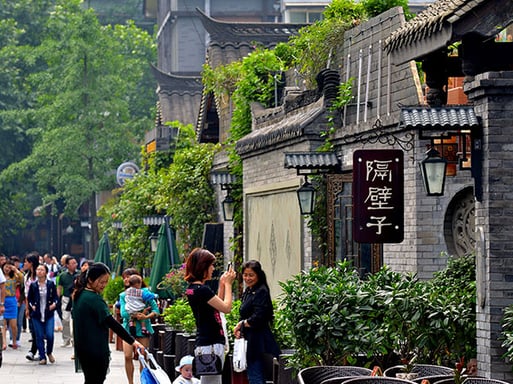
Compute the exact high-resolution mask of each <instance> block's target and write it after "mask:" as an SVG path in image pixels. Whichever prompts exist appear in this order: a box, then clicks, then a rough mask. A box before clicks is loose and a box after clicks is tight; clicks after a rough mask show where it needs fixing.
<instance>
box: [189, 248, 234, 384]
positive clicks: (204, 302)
mask: <svg viewBox="0 0 513 384" xmlns="http://www.w3.org/2000/svg"><path fill="white" fill-rule="evenodd" d="M215 261H216V258H215V256H214V255H213V254H212V253H211V252H209V251H207V250H206V249H202V248H195V249H193V250H192V252H191V253H190V254H189V256H188V257H187V260H186V263H185V280H186V281H187V282H188V283H189V286H188V287H187V289H186V291H185V295H186V296H187V300H188V301H189V305H190V306H191V309H192V312H193V314H194V318H195V319H196V348H195V350H194V354H195V355H196V356H197V355H200V354H209V353H212V352H214V353H215V354H216V355H217V356H219V357H220V358H221V361H223V363H224V346H225V332H224V330H223V325H222V320H221V313H229V312H230V311H231V310H232V284H233V281H234V280H235V276H236V275H235V271H234V270H233V268H232V267H231V266H229V268H228V270H227V271H226V272H224V273H223V275H222V276H221V277H220V279H219V289H218V292H217V295H216V294H215V293H214V291H213V290H212V289H211V288H210V287H209V286H208V285H205V282H206V281H207V280H211V279H212V274H213V273H214V263H215ZM201 384H221V375H213V376H201Z"/></svg>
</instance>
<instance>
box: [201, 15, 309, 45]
mask: <svg viewBox="0 0 513 384" xmlns="http://www.w3.org/2000/svg"><path fill="white" fill-rule="evenodd" d="M196 11H197V12H198V13H199V15H200V20H201V22H202V24H203V26H204V27H205V29H206V30H207V32H208V33H209V34H210V37H211V39H212V40H221V41H238V42H240V41H250V40H256V41H259V42H263V41H276V42H279V41H286V40H288V38H289V37H290V36H294V35H297V34H298V32H299V30H300V29H301V28H303V27H304V26H306V25H308V24H291V23H273V22H261V23H243V22H232V21H230V22H228V21H222V20H216V19H214V18H212V17H210V16H208V15H207V14H206V13H205V12H203V11H202V10H201V9H199V8H196Z"/></svg>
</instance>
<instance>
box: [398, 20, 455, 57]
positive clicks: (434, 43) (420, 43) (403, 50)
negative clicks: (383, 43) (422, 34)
mask: <svg viewBox="0 0 513 384" xmlns="http://www.w3.org/2000/svg"><path fill="white" fill-rule="evenodd" d="M452 40H453V33H452V25H451V24H448V25H447V26H445V27H444V28H443V29H441V30H439V31H437V32H436V33H433V34H432V35H431V37H430V38H429V39H421V40H416V41H414V42H412V43H411V44H408V45H404V46H401V47H398V48H395V49H393V50H392V51H391V52H390V61H391V62H392V63H393V64H395V65H400V64H404V63H407V62H408V61H411V60H420V59H422V58H423V57H425V56H428V55H429V54H430V53H433V52H436V51H438V50H440V49H445V48H446V47H447V46H448V45H450V44H452V43H453V42H454V41H452Z"/></svg>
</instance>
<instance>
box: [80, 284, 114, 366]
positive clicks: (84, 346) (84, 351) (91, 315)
mask: <svg viewBox="0 0 513 384" xmlns="http://www.w3.org/2000/svg"><path fill="white" fill-rule="evenodd" d="M110 315H111V314H110V312H109V307H108V306H107V303H105V301H104V300H103V298H102V297H101V296H100V295H99V294H97V293H95V292H92V291H88V290H84V291H82V293H81V294H80V296H79V297H78V299H77V300H76V301H74V302H73V309H72V316H73V338H74V344H75V350H76V352H77V354H79V355H80V356H91V357H92V358H99V359H102V358H104V357H105V356H110V348H109V327H108V325H107V323H106V319H107V317H109V316H110Z"/></svg>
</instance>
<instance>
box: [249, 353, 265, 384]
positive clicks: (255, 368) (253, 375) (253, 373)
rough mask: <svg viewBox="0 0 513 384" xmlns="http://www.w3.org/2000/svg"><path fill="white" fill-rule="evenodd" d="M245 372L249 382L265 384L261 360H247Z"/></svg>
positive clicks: (250, 383)
mask: <svg viewBox="0 0 513 384" xmlns="http://www.w3.org/2000/svg"><path fill="white" fill-rule="evenodd" d="M246 373H247V375H248V381H249V384H265V377H264V362H263V360H261V359H260V360H253V361H248V367H247V368H246Z"/></svg>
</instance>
